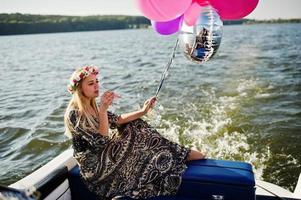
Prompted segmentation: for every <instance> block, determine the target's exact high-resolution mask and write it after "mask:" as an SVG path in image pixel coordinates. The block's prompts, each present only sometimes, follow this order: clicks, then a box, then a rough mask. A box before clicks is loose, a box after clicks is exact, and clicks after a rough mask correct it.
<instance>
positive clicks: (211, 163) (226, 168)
mask: <svg viewBox="0 0 301 200" xmlns="http://www.w3.org/2000/svg"><path fill="white" fill-rule="evenodd" d="M188 166H189V167H188V169H187V170H186V171H185V173H184V176H183V180H186V181H188V180H189V181H201V182H211V183H220V184H231V185H240V186H251V187H252V186H255V179H254V174H253V171H252V166H251V165H250V164H249V163H245V162H236V161H235V162H234V161H225V160H212V159H206V160H197V161H192V162H189V163H188Z"/></svg>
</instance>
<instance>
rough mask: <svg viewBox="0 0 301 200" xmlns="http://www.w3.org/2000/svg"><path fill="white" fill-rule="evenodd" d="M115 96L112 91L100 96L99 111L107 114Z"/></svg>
mask: <svg viewBox="0 0 301 200" xmlns="http://www.w3.org/2000/svg"><path fill="white" fill-rule="evenodd" d="M114 97H115V94H114V92H111V91H106V92H105V93H103V95H101V96H100V107H99V110H100V111H103V112H106V111H107V110H108V108H109V107H110V105H112V103H113V100H114Z"/></svg>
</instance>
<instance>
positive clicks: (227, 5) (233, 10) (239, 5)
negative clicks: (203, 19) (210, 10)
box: [209, 0, 259, 20]
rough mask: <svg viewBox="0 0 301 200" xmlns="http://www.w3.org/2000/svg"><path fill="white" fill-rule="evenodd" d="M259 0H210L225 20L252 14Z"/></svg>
mask: <svg viewBox="0 0 301 200" xmlns="http://www.w3.org/2000/svg"><path fill="white" fill-rule="evenodd" d="M258 1H259V0H209V3H210V4H211V5H212V6H213V7H214V8H215V9H216V10H217V12H218V14H219V15H220V17H221V18H222V19H223V20H236V19H241V18H243V17H245V16H247V15H248V14H250V13H251V12H252V11H253V10H254V9H255V8H256V6H257V4H258Z"/></svg>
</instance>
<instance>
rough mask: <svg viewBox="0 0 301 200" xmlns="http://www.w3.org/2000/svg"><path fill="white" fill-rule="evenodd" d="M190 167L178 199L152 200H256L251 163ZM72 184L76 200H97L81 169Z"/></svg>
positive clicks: (76, 170)
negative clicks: (84, 179) (80, 173)
mask: <svg viewBox="0 0 301 200" xmlns="http://www.w3.org/2000/svg"><path fill="white" fill-rule="evenodd" d="M187 166H188V168H187V169H186V171H185V173H184V174H183V179H182V184H181V186H180V188H179V192H178V194H177V195H176V196H160V197H154V198H150V199H149V200H207V199H208V200H209V199H210V200H211V199H231V200H236V199H237V200H240V199H244V200H254V199H255V179H254V174H253V171H252V166H251V165H250V164H248V163H245V162H234V161H225V160H212V159H205V160H198V161H192V162H189V163H188V164H187ZM69 183H70V188H71V196H72V199H76V200H77V199H89V200H94V199H97V197H96V195H94V194H93V193H91V192H90V191H89V190H88V189H87V188H86V186H85V185H84V183H83V182H82V181H81V179H80V175H79V168H78V166H76V167H74V168H73V169H72V170H71V171H70V173H69ZM120 199H122V200H131V198H128V197H127V198H120Z"/></svg>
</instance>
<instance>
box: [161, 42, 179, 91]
mask: <svg viewBox="0 0 301 200" xmlns="http://www.w3.org/2000/svg"><path fill="white" fill-rule="evenodd" d="M178 45H179V38H177V41H176V44H175V46H174V48H173V52H172V54H171V56H170V59H169V61H168V63H167V65H166V66H165V70H164V72H163V73H162V75H161V80H160V84H159V86H158V88H157V92H156V97H158V94H159V92H160V90H161V88H162V85H163V83H164V80H165V79H166V77H167V74H168V71H169V68H170V66H171V64H172V61H173V59H174V58H175V54H176V50H177V47H178Z"/></svg>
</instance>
